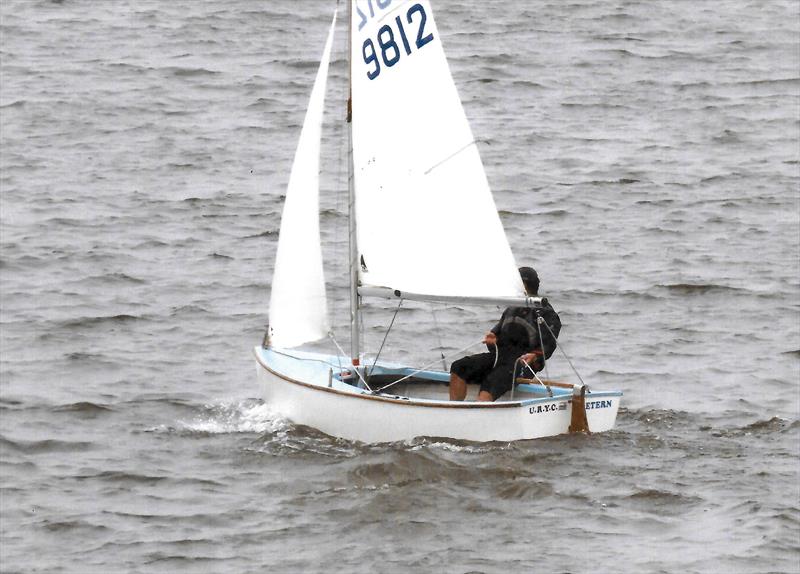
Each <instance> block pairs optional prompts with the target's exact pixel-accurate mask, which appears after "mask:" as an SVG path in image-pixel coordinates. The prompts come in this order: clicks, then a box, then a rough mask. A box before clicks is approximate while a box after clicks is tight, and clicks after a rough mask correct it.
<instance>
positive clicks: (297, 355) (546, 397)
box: [256, 348, 621, 405]
mask: <svg viewBox="0 0 800 574" xmlns="http://www.w3.org/2000/svg"><path fill="white" fill-rule="evenodd" d="M256 354H257V357H260V361H259V362H261V363H262V364H264V365H265V366H268V367H269V368H270V369H271V370H274V371H276V372H278V373H281V374H282V375H284V376H286V377H288V378H290V379H293V380H296V381H302V382H303V383H305V384H309V383H310V384H313V385H315V386H320V387H328V388H332V389H335V390H338V391H344V392H350V393H356V394H374V391H376V390H378V389H381V388H383V387H385V390H383V391H381V392H380V394H379V396H382V397H386V398H395V399H401V400H403V399H406V400H407V399H411V400H414V401H423V402H429V401H430V402H436V403H439V402H447V403H449V402H450V399H449V388H448V382H449V378H450V375H449V373H447V372H444V371H434V370H424V371H418V370H416V369H414V368H411V367H407V366H403V365H398V364H393V363H388V362H379V363H377V364H376V365H375V367H374V368H372V367H371V365H370V369H369V370H370V371H371V374H370V376H368V377H366V382H367V384H368V385H369V388H366V386H365V385H364V383H363V382H362V381H361V380H360V378H359V377H357V376H356V375H354V374H353V371H352V367H351V366H350V365H349V364H348V362H347V361H348V359H346V358H343V357H339V356H336V355H325V354H320V353H316V352H310V351H298V350H295V349H292V350H280V349H263V348H257V349H256ZM400 379H405V380H402V381H401V382H399V383H397V384H394V385H391V386H388V387H387V385H390V384H391V383H392V382H393V381H397V380H400ZM544 383H545V384H547V385H548V386H544V385H540V384H527V383H522V384H517V385H515V387H514V389H513V391H512V392H508V393H505V394H504V395H503V396H501V397H500V398H499V399H498V400H497V401H495V403H494V404H498V403H500V404H502V403H516V404H523V405H524V404H533V403H536V402H539V401H550V400H552V398H553V397H560V396H563V397H568V396H570V395H572V387H571V385H564V384H563V383H560V384H561V385H563V386H551V385H559V383H556V382H551V381H544ZM587 394H588V395H591V396H592V397H593V398H602V397H605V396H609V397H610V396H619V395H621V393H620V392H619V391H600V392H593V391H591V390H589V391H587ZM477 395H478V387H477V385H468V394H467V398H466V402H473V401H476V399H477ZM484 404H485V403H484Z"/></svg>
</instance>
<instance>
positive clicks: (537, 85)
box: [0, 0, 800, 573]
mask: <svg viewBox="0 0 800 574" xmlns="http://www.w3.org/2000/svg"><path fill="white" fill-rule="evenodd" d="M332 6H333V2H329V1H327V0H325V1H319V2H317V1H310V0H309V1H303V2H297V1H294V0H281V1H278V0H272V1H269V2H267V1H263V2H256V1H244V0H239V1H231V2H223V3H218V2H195V1H190V0H183V1H176V2H155V1H152V2H125V1H122V0H120V1H119V2H88V1H86V0H62V1H45V0H8V1H4V2H3V3H2V4H0V62H1V64H2V66H1V67H0V80H1V81H0V128H1V131H0V143H1V144H2V151H1V152H0V169H1V170H2V174H0V186H1V190H2V213H0V223H2V258H1V259H0V273H2V283H1V284H0V287H1V288H2V302H1V303H2V313H1V315H2V316H1V317H0V318H1V319H2V330H1V331H0V343H1V344H2V357H1V358H0V360H1V361H2V362H1V363H0V364H1V365H2V371H1V373H2V376H1V377H0V383H1V385H0V392H1V394H2V396H1V397H0V455H1V458H2V467H1V468H2V475H1V479H0V486H1V487H2V496H1V497H0V507H1V508H0V509H1V510H2V518H1V519H0V534H1V535H2V542H1V543H0V570H2V571H3V572H9V573H13V572H66V573H83V572H143V573H144V572H147V573H149V572H330V571H340V572H376V571H379V572H437V571H447V572H487V573H489V572H506V571H538V572H572V573H578V572H630V573H641V572H664V573H671V572H686V573H694V572H699V573H708V572H715V573H716V572H731V573H738V572H742V573H763V572H781V573H786V572H788V573H795V572H800V486H798V484H800V482H799V478H800V476H799V475H800V472H799V468H798V456H799V455H800V422H798V421H799V420H800V415H799V414H798V412H799V411H800V393H798V382H799V381H800V285H799V283H798V282H799V281H800V280H799V278H800V263H799V261H800V197H799V196H800V193H799V192H798V186H799V185H800V151H798V150H799V149H800V148H799V147H798V141H799V140H800V78H799V77H800V72H799V71H798V70H800V41H799V40H798V38H800V15H798V8H797V4H796V3H795V2H793V1H791V0H786V1H771V2H763V3H762V2H748V1H744V0H742V1H728V2H713V3H710V2H709V3H694V2H683V1H674V2H660V3H651V2H637V1H630V2H622V1H620V2H590V1H585V2H584V1H576V2H571V3H565V2H545V1H535V0H531V1H530V2H500V1H498V2H493V1H486V2H477V1H474V2H473V1H466V0H437V1H436V6H435V9H436V16H437V21H438V24H439V28H440V32H441V35H442V37H443V41H444V44H445V48H446V50H447V52H448V54H449V56H450V62H451V68H452V71H453V74H454V76H455V79H456V83H457V84H458V87H459V91H460V93H461V96H462V99H463V101H464V105H465V108H466V111H467V115H468V116H469V117H470V120H471V122H472V127H473V130H474V132H475V134H476V138H477V139H479V140H481V142H482V143H481V144H480V145H481V153H482V156H483V158H484V162H485V164H486V170H487V173H488V176H489V180H490V182H491V184H492V187H493V189H494V191H495V199H496V202H497V205H498V208H499V209H500V211H501V216H502V219H503V223H504V225H505V227H506V230H507V232H508V235H509V238H510V241H511V243H512V246H513V248H514V251H515V253H516V255H517V258H518V261H519V262H520V264H522V263H527V264H532V265H534V266H535V267H537V269H539V271H540V274H541V276H542V279H543V285H542V287H543V291H545V292H546V293H547V294H548V295H549V296H550V298H551V301H552V302H553V304H554V305H555V306H556V308H557V309H558V310H559V311H560V312H561V316H562V319H563V321H564V324H565V327H564V331H563V334H562V342H563V344H564V345H565V348H566V349H567V350H568V352H569V353H570V355H571V356H572V358H573V360H574V362H575V363H576V366H577V367H578V368H579V370H580V371H581V373H582V374H583V376H584V378H585V379H587V380H588V382H589V383H590V384H592V385H594V386H596V387H601V388H619V389H621V390H622V391H624V392H625V398H624V403H623V404H624V409H623V410H622V411H621V412H620V416H619V419H618V425H617V429H616V430H614V431H613V432H610V433H607V434H603V435H592V436H573V437H558V438H553V439H546V440H539V441H530V442H520V443H514V444H505V443H501V444H489V445H481V444H468V443H459V442H449V441H446V440H441V439H436V438H420V439H417V440H415V441H413V442H410V443H401V444H388V445H363V444H354V443H350V442H346V441H341V440H336V439H333V438H330V437H328V436H325V435H322V434H320V433H317V432H316V431H314V430H312V429H308V428H298V427H296V426H293V425H292V424H291V423H289V422H287V421H285V420H282V419H281V418H280V417H277V416H275V415H274V414H272V413H271V412H270V409H269V405H268V404H264V403H262V402H261V401H260V400H259V399H258V389H257V386H256V381H255V376H254V369H253V365H252V359H251V355H250V353H251V350H250V349H251V347H252V345H254V344H256V343H257V342H259V341H260V338H261V334H262V331H263V325H264V324H265V322H266V308H267V301H268V294H269V280H270V276H271V271H272V264H273V257H274V252H275V246H276V240H277V231H278V227H279V216H280V209H281V206H282V201H283V195H282V194H283V193H284V188H285V184H286V180H287V178H288V173H289V168H290V164H291V159H292V156H293V154H294V147H295V143H296V140H297V137H298V135H299V129H300V125H301V124H302V120H303V114H304V111H305V103H306V101H307V98H308V94H309V92H310V87H311V83H312V82H313V75H314V73H315V72H316V67H317V62H318V58H319V54H320V53H321V50H322V44H323V41H324V35H325V33H326V28H327V25H328V22H329V18H330V15H331V12H332ZM340 36H342V38H340V39H339V40H338V41H337V44H338V50H339V56H338V59H337V60H336V61H335V63H334V66H333V72H334V78H335V79H334V81H333V84H334V85H332V87H331V91H330V92H331V94H332V95H333V98H334V99H336V98H337V97H340V96H341V94H342V93H343V89H344V88H343V87H342V85H341V83H340V82H338V81H337V80H341V79H342V78H343V75H344V74H345V72H346V66H345V64H344V61H343V60H342V52H343V48H344V40H343V35H340ZM337 85H338V87H337ZM342 115H343V112H342V109H341V106H339V105H335V104H331V106H330V117H331V118H332V120H333V122H332V123H331V125H330V126H329V127H328V128H327V131H326V135H325V137H326V145H327V147H326V157H325V161H324V164H325V165H324V168H325V172H324V174H323V184H324V186H325V188H326V190H328V191H337V192H338V191H341V190H342V189H343V188H344V181H345V179H344V177H345V176H344V173H343V168H342V164H343V158H344V157H346V154H345V148H344V139H343V137H342V134H341V123H340V122H339V121H338V120H340V119H341V118H342ZM323 208H324V209H323V215H322V220H323V226H324V235H325V240H326V255H328V256H329V259H330V260H331V261H332V262H333V263H332V264H331V265H330V267H329V269H328V276H329V279H330V282H331V296H332V298H333V299H339V300H340V302H339V303H338V304H336V305H334V312H335V322H336V323H337V324H338V325H339V326H343V325H344V321H345V320H346V310H347V308H346V288H345V280H346V272H345V271H344V269H343V267H342V265H341V261H342V259H343V257H344V256H345V253H346V249H345V247H344V246H345V242H346V232H345V230H344V227H343V223H344V221H343V218H342V216H341V212H342V211H343V209H344V202H343V198H342V195H341V193H335V194H331V195H329V196H328V199H326V200H325V205H324V206H323ZM456 213H457V212H456ZM409 232H413V222H409ZM446 263H447V262H442V264H443V265H446ZM409 307H410V308H409V309H408V310H405V311H403V312H402V313H401V314H400V318H399V319H398V321H399V326H398V330H397V331H396V332H395V333H393V335H392V336H391V337H390V339H389V343H388V349H387V351H386V352H387V353H388V354H389V355H390V356H391V357H394V358H397V359H403V360H408V361H410V362H411V363H413V364H420V365H421V364H423V363H426V362H429V361H430V360H432V359H435V358H436V353H435V352H432V350H431V349H433V348H434V347H436V346H438V345H439V342H438V340H439V339H438V338H439V336H441V337H442V341H443V344H444V346H445V347H447V349H449V350H450V351H452V350H455V349H459V348H461V347H464V346H465V345H467V344H468V343H469V342H470V341H472V340H475V339H477V338H479V337H480V335H481V333H482V332H483V331H484V330H485V329H486V327H487V326H489V325H491V324H492V321H493V320H494V319H495V318H496V316H497V314H498V311H497V310H496V309H491V308H489V309H438V310H437V313H436V319H437V321H436V323H437V324H438V326H439V327H440V328H439V329H438V330H437V329H436V328H435V327H436V324H433V323H431V321H430V317H431V315H430V313H429V310H428V308H427V307H425V306H422V305H420V306H417V307H413V306H409ZM388 318H389V316H388V314H387V313H386V312H381V311H380V309H373V310H372V311H370V313H369V314H368V316H367V326H368V337H367V338H368V347H369V348H370V349H372V350H373V351H374V349H375V348H376V347H377V344H378V343H379V341H380V338H381V337H382V330H381V329H379V328H378V326H379V325H381V324H383V323H385V322H386V321H387V320H388ZM340 338H341V339H343V340H345V341H346V339H347V330H346V329H344V328H341V329H340ZM562 367H563V366H562ZM562 367H558V366H554V368H555V369H560V368H562Z"/></svg>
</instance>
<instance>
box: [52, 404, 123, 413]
mask: <svg viewBox="0 0 800 574" xmlns="http://www.w3.org/2000/svg"><path fill="white" fill-rule="evenodd" d="M113 410H114V409H113V408H111V407H110V406H108V405H101V404H97V403H91V402H88V401H81V402H77V403H71V404H67V405H59V406H56V407H53V408H52V411H53V412H55V413H83V414H92V415H97V414H103V413H109V412H112V411H113Z"/></svg>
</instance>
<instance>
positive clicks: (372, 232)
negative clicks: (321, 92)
mask: <svg viewBox="0 0 800 574" xmlns="http://www.w3.org/2000/svg"><path fill="white" fill-rule="evenodd" d="M352 8H353V9H352V20H351V26H352V34H353V36H352V47H351V50H352V53H351V63H352V106H353V107H352V113H353V116H352V117H353V120H352V121H353V125H352V133H353V169H354V178H355V196H356V215H357V222H358V248H359V261H358V263H359V264H360V267H361V269H360V281H361V284H362V285H365V286H373V287H388V288H390V289H392V290H395V289H397V290H400V291H403V292H406V291H408V292H414V293H417V294H427V295H448V296H459V297H467V298H469V297H516V298H519V297H523V296H524V288H523V286H522V282H521V280H520V277H519V273H518V272H517V266H516V263H515V261H514V256H513V254H512V253H511V249H510V247H509V245H508V241H507V239H506V236H505V232H504V230H503V226H502V224H501V222H500V218H499V216H498V213H497V209H496V207H495V204H494V200H493V198H492V194H491V191H490V190H489V184H488V181H487V179H486V174H485V172H484V169H483V164H482V162H481V159H480V156H479V154H478V149H477V146H476V143H475V140H474V138H473V135H472V131H471V130H470V127H469V124H468V122H467V118H466V115H465V113H464V110H463V108H462V106H461V101H460V99H459V97H458V93H457V91H456V87H455V84H454V82H453V79H452V76H451V75H450V69H449V67H448V64H447V60H446V58H445V54H444V50H443V48H442V43H441V37H440V34H439V30H438V29H437V27H436V23H435V22H434V19H433V12H432V10H431V5H430V3H429V2H428V1H427V0H418V1H417V0H408V1H402V0H353V6H352Z"/></svg>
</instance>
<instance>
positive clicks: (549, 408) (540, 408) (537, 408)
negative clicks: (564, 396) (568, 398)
mask: <svg viewBox="0 0 800 574" xmlns="http://www.w3.org/2000/svg"><path fill="white" fill-rule="evenodd" d="M565 410H567V403H556V404H554V405H533V406H532V407H529V408H528V412H529V413H531V414H532V415H535V414H538V413H555V412H557V411H565Z"/></svg>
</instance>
